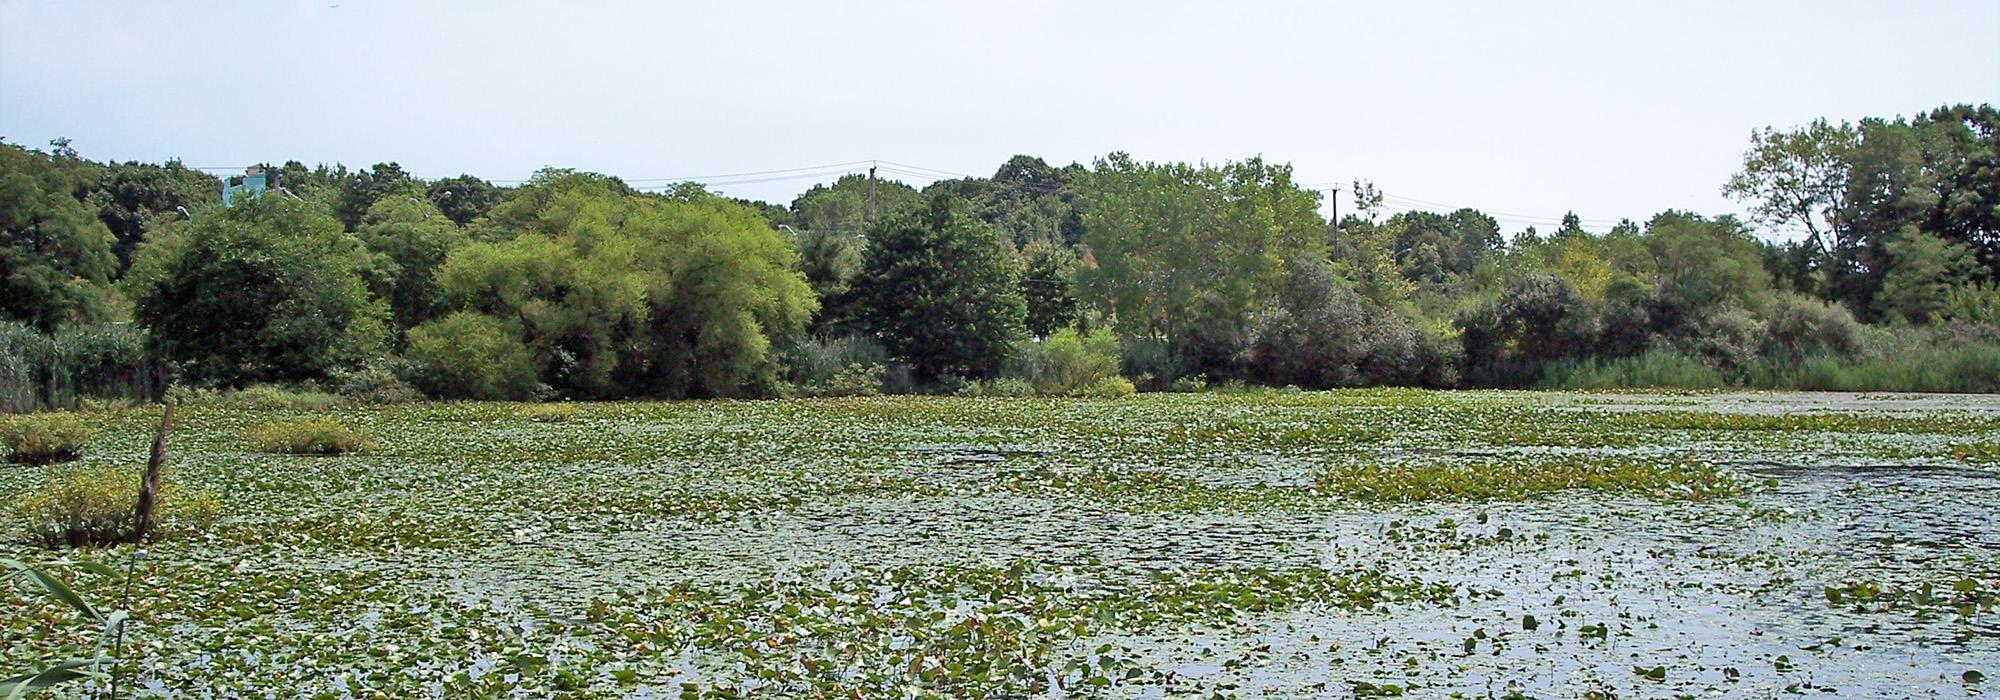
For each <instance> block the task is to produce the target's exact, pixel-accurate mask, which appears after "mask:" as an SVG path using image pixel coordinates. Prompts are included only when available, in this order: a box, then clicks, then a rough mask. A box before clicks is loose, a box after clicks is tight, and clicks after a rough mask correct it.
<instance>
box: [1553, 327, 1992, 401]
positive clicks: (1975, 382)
mask: <svg viewBox="0 0 2000 700" xmlns="http://www.w3.org/2000/svg"><path fill="white" fill-rule="evenodd" d="M1540 386H1541V387H1542V388H1545V389H1720V388H1727V387H1742V388H1752V389H1773V390H1799V391H1909V392H1931V393H1956V394H1975V393H1979V394H1990V393H2000V343H1994V342H1990V341H1953V340H1950V339H1948V338H1945V337H1942V336H1941V335H1932V334H1917V335H1915V336H1912V337H1910V338H1907V339H1902V340H1898V341H1895V342H1892V343H1889V344H1886V345H1885V346H1883V347H1880V348H1876V349H1875V350H1874V351H1872V352H1870V353H1868V354H1866V355H1863V356H1860V357H1852V358H1849V357H1839V356H1835V355H1812V356H1807V357H1803V358H1789V357H1763V358H1759V359H1757V360H1756V361H1754V362H1751V363H1749V364H1748V365H1747V366H1745V367H1743V368H1741V369H1738V370H1736V371H1733V372H1725V371H1724V370H1722V369H1720V368H1718V367H1716V366H1715V365H1712V364H1710V363H1708V362H1706V361H1704V360H1702V359H1701V358H1698V357H1695V356H1691V355H1685V354H1682V353H1678V352H1674V351H1672V350H1654V351H1651V352H1647V353H1645V354H1642V355H1636V356H1633V357H1626V358H1620V359H1616V360H1580V361H1566V362H1556V363H1551V364H1548V365H1546V366H1544V368H1543V374H1542V380H1541V383H1540Z"/></svg>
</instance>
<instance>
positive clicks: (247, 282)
mask: <svg viewBox="0 0 2000 700" xmlns="http://www.w3.org/2000/svg"><path fill="white" fill-rule="evenodd" d="M368 264H369V260H368V254H367V251H366V250H365V249H364V248H363V247H362V245H361V242H360V241H358V240H356V239H355V238H354V237H353V236H351V235H348V234H346V233H343V232H342V231H341V230H340V223H339V222H338V221H336V220H334V219H333V218H332V217H331V216H329V215H327V214H326V213H325V212H324V211H322V210H320V209H318V208H317V207H314V206H312V205H310V204H308V203H304V202H299V201H297V200H293V199H291V198H289V197H285V196H282V195H277V194H266V195H264V196H260V197H255V198H251V199H246V200H242V201H240V202H239V203H237V204H236V205H234V206H230V207H216V208H213V209H209V210H207V211H205V212H203V213H201V214H198V215H196V217H195V218H194V220H192V221H190V222H188V223H187V225H185V226H181V227H178V228H176V229H174V230H173V233H172V235H163V236H159V237H156V238H153V239H151V240H148V241H147V242H146V243H145V244H143V245H142V246H141V248H140V251H139V254H138V260H137V261H136V262H135V263H134V265H133V269H132V271H131V273H130V274H128V276H127V284H128V285H130V287H131V289H132V294H133V297H134V301H135V302H136V306H137V309H136V312H137V317H138V321H139V323H140V325H142V326H144V327H145V328H146V329H147V331H148V332H149V334H150V336H149V337H150V339H151V342H152V344H153V350H154V352H155V353H156V355H157V356H158V357H160V358H161V359H163V360H166V361H167V362H170V363H172V364H173V365H174V366H175V367H176V368H177V369H179V371H180V372H181V375H182V376H183V377H185V378H186V379H188V380H190V381H193V382H195V383H197V384H214V385H222V386H242V385H245V384H252V383H258V382H291V381H303V380H308V379H324V378H326V377H327V376H328V374H329V373H330V372H331V371H333V370H334V369H337V368H342V367H351V366H354V365H358V364H359V363H361V362H362V361H364V360H368V359H371V358H374V357H377V356H379V355H380V354H381V353H382V352H383V351H384V349H385V343H386V341H387V338H388V333H387V328H386V326H387V319H388V311H387V308H386V307H385V306H384V305H383V304H382V303H381V301H379V300H376V299H374V298H373V297H371V296H370V295H369V293H368V287H367V284H366V282H365V281H364V279H363V277H362V275H361V270H363V269H366V268H367V266H368Z"/></svg>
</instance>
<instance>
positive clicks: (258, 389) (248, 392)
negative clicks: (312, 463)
mask: <svg viewBox="0 0 2000 700" xmlns="http://www.w3.org/2000/svg"><path fill="white" fill-rule="evenodd" d="M168 397H169V399H171V400H172V401H174V402H175V403H180V404H184V405H202V406H222V407H230V408H243V409H252V410H262V411H325V410H329V409H333V408H338V407H340V406H341V405H343V404H345V403H347V399H345V398H343V397H341V396H336V395H334V394H329V393H326V392H323V391H319V390H317V389H313V388H309V387H287V386H282V385H278V384H257V385H254V386H247V387H244V388H242V389H234V390H216V389H205V388H196V387H184V386H177V387H174V389H173V390H172V391H170V392H168Z"/></svg>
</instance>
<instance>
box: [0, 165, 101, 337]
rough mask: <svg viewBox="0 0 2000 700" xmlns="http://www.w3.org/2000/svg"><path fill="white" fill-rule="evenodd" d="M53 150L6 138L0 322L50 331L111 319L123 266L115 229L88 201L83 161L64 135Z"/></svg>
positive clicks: (0, 194)
mask: <svg viewBox="0 0 2000 700" xmlns="http://www.w3.org/2000/svg"><path fill="white" fill-rule="evenodd" d="M55 151H56V152H55V153H54V154H48V153H42V152H40V151H34V150H29V149H26V148H21V147H19V146H13V145H8V144H0V320H18V321H24V322H27V323H30V324H33V325H35V326H36V327H38V328H41V329H42V330H44V331H48V330H53V329H54V328H55V327H56V326H59V325H63V324H68V323H91V322H95V321H98V320H102V319H104V318H105V317H107V316H108V315H109V313H110V309H111V307H112V306H113V302H112V300H113V291H112V289H111V287H110V286H109V282H110V279H111V276H112V275H113V274H114V273H115V272H117V258H116V257H115V256H114V255H113V254H112V245H113V242H114V238H113V237H112V234H111V230H110V229H108V228H105V226H104V223H103V222H102V221H99V220H98V218H97V216H96V210H95V208H94V207H92V206H90V205H88V204H86V203H85V202H84V201H83V199H82V197H83V196H85V193H86V191H87V188H88V187H89V185H90V181H89V173H88V171H87V169H86V167H85V164H84V163H83V161H81V160H80V159H78V158H77V157H76V154H75V152H74V151H71V150H69V149H68V144H67V142H65V141H60V140H59V141H57V142H56V149H55Z"/></svg>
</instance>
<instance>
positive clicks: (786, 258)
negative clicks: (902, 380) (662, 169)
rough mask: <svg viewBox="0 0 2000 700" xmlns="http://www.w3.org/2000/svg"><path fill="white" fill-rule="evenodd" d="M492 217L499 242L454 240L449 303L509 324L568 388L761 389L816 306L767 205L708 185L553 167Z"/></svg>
mask: <svg viewBox="0 0 2000 700" xmlns="http://www.w3.org/2000/svg"><path fill="white" fill-rule="evenodd" d="M483 221H484V223H483V224H482V225H481V227H480V228H481V229H482V231H483V235H484V236H486V237H488V238H492V239H495V240H491V241H488V242H479V243H473V244H471V245H468V246H465V247H464V248H460V249H459V250H457V251H455V252H453V253H452V254H451V256H450V257H449V258H447V259H446V261H445V264H444V266H443V267H441V268H440V269H439V271H438V283H439V285H440V287H441V288H442V290H443V291H444V293H445V296H446V298H447V299H449V300H450V306H451V308H453V309H456V310H459V311H469V312H476V313H480V314H485V315H487V316H490V317H493V318H495V319H499V320H502V321H508V322H511V323H512V324H513V325H511V326H509V327H510V328H517V329H518V332H519V333H520V334H521V336H520V341H521V343H522V345H523V346H525V347H526V348H528V350H529V352H530V353H531V356H532V357H533V364H534V366H535V368H536V374H537V376H538V377H539V378H541V380H542V381H543V383H546V384H549V385H550V386H552V387H554V388H555V389H557V390H558V391H560V392H563V393H565V394H567V395H571V396H578V397H586V398H618V397H627V396H665V397H682V396H735V395H744V394H751V393H756V392H757V391H759V390H760V389H759V386H760V384H761V383H762V382H763V381H765V380H767V379H769V378H770V377H771V376H772V375H773V374H774V373H775V371H776V365H775V357H774V355H773V354H772V352H771V345H772V343H773V341H774V340H785V339H789V338H791V337H793V336H794V335H796V334H798V333H800V332H802V331H803V329H804V328H805V324H806V321H807V320H808V319H809V318H810V317H811V315H812V312H813V310H814V309H815V308H816V307H817V304H816V303H815V301H814V300H813V297H812V294H811V290H810V288H809V287H807V286H806V281H805V279H804V278H803V277H801V276H800V274H799V272H798V270H797V267H798V258H797V256H796V254H795V253H794V252H793V251H792V249H791V247H790V246H789V245H788V244H787V243H786V241H785V240H784V239H783V238H781V237H780V236H779V235H778V234H777V232H775V231H772V230H771V228H770V226H769V225H768V224H766V222H765V220H764V218H763V215H762V214H761V213H759V212H757V211H756V210H755V209H751V208H749V207H746V206H743V205H740V204H737V203H734V202H730V201H728V200H725V199H723V198H721V197H717V196H714V195H713V194H709V193H707V192H705V191H701V190H699V189H698V188H697V189H693V190H687V191H679V192H676V193H675V194H674V195H673V196H671V197H666V196H648V195H640V194H637V193H634V192H632V191H631V190H630V189H629V188H627V187H625V186H624V184H623V183H621V182H618V181H617V180H616V179H614V178H607V177H604V176H601V175H593V174H587V173H574V172H567V171H544V172H543V173H541V174H538V175H537V176H536V179H535V180H534V181H533V182H531V183H530V184H529V185H528V186H527V187H524V188H522V189H521V190H520V191H517V192H516V193H515V194H514V195H513V196H512V197H511V198H509V199H508V200H507V201H505V202H503V203H501V204H500V205H499V206H497V207H495V208H494V209H493V210H492V211H491V212H489V213H488V215H487V216H486V217H485V219H484V220H483Z"/></svg>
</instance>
